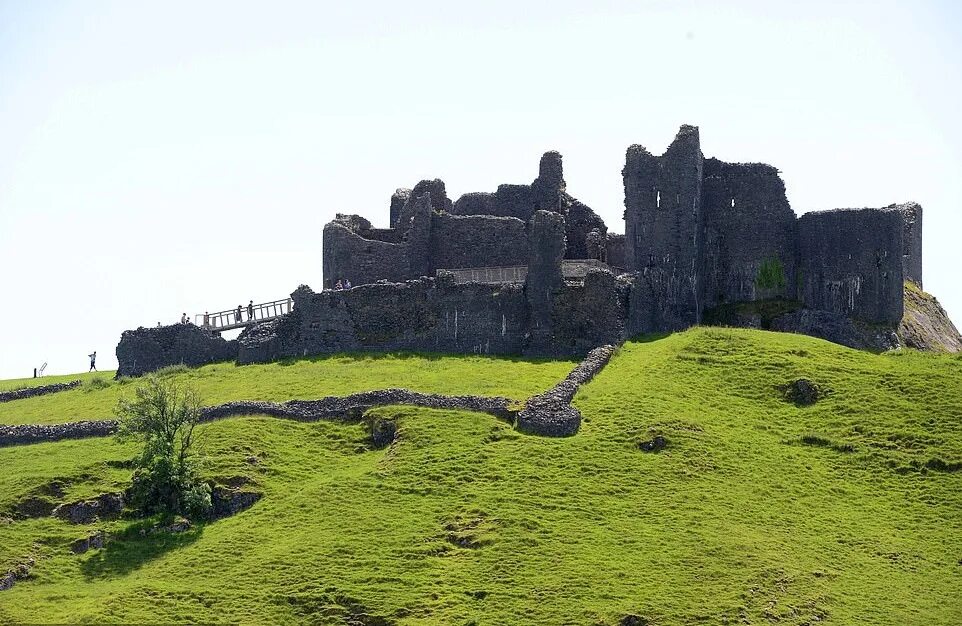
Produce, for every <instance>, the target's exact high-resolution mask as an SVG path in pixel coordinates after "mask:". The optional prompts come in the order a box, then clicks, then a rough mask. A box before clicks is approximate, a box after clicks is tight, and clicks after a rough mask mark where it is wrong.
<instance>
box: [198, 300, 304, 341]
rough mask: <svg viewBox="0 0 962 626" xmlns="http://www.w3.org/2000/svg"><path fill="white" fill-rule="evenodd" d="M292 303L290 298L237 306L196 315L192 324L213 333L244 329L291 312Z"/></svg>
mask: <svg viewBox="0 0 962 626" xmlns="http://www.w3.org/2000/svg"><path fill="white" fill-rule="evenodd" d="M293 306H294V301H293V300H291V299H290V298H286V299H284V300H274V301H273V302H264V303H262V304H255V305H253V306H251V305H244V306H238V307H237V308H235V309H228V310H226V311H216V312H214V313H198V314H197V315H195V316H194V323H195V324H197V325H198V326H200V327H202V328H206V329H208V330H212V331H214V332H218V333H219V332H222V331H225V330H233V329H235V328H245V327H247V326H250V325H251V324H256V323H258V322H267V321H270V320H273V319H277V318H278V317H280V316H282V315H286V314H288V313H290V312H291V309H292V308H293Z"/></svg>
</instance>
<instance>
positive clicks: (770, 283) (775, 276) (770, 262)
mask: <svg viewBox="0 0 962 626" xmlns="http://www.w3.org/2000/svg"><path fill="white" fill-rule="evenodd" d="M755 286H756V287H758V288H759V289H782V288H783V287H784V286H785V267H784V266H783V265H782V262H781V260H779V259H778V257H773V258H771V259H766V260H764V261H762V265H761V267H759V268H758V276H756V277H755Z"/></svg>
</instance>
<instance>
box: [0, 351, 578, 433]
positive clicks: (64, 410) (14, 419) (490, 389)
mask: <svg viewBox="0 0 962 626" xmlns="http://www.w3.org/2000/svg"><path fill="white" fill-rule="evenodd" d="M573 366H574V362H573V361H545V360H541V361H524V360H520V359H511V358H496V357H482V356H438V355H429V356H419V355H412V354H388V355H379V354H353V355H342V356H331V357H318V358H314V359H304V360H300V361H286V362H282V363H271V364H266V365H245V366H243V367H239V366H237V365H235V364H233V363H218V364H216V365H207V366H205V367H201V368H197V369H187V368H184V367H175V368H169V371H168V373H166V374H165V377H169V378H170V379H171V380H173V381H175V382H177V383H183V384H189V385H192V386H194V387H195V388H196V389H197V390H198V392H199V393H200V394H201V397H202V398H203V400H204V402H206V403H208V404H219V403H222V402H227V401H229V400H265V401H273V402H285V401H287V400H293V399H298V400H310V399H315V398H320V397H323V396H341V395H347V394H351V393H356V392H359V391H370V390H373V389H385V388H387V387H406V388H408V389H411V390H414V391H421V392H424V393H446V394H455V395H457V394H478V395H487V396H505V397H508V398H511V399H515V400H524V399H525V398H527V397H528V396H530V395H532V394H535V393H539V392H541V391H544V390H545V389H547V388H549V387H551V386H552V385H554V384H555V383H556V382H557V381H558V380H559V379H561V378H564V376H565V375H566V374H567V373H568V371H570V370H571V368H572V367H573ZM111 376H112V373H105V374H102V375H99V376H97V375H87V374H83V375H77V376H73V377H71V376H64V377H61V378H63V379H65V380H76V379H82V380H83V381H84V384H83V385H80V386H79V387H77V388H75V389H70V390H68V391H62V392H59V393H55V394H50V395H46V396H38V397H36V398H26V399H24V400H17V401H15V402H5V403H0V424H56V423H61V422H71V421H76V420H89V419H104V418H109V417H111V416H112V414H113V411H114V408H115V407H116V406H117V400H119V399H120V397H121V396H123V395H125V394H126V395H130V394H131V393H132V392H133V386H132V385H134V384H136V379H121V380H119V381H114V380H112V378H111ZM30 380H33V379H30ZM44 380H47V379H44ZM58 382H62V381H58Z"/></svg>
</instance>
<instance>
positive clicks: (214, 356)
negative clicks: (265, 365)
mask: <svg viewBox="0 0 962 626" xmlns="http://www.w3.org/2000/svg"><path fill="white" fill-rule="evenodd" d="M237 351H238V344H237V341H236V340H235V341H226V340H225V339H224V338H222V337H221V336H220V335H215V334H214V333H212V332H210V331H208V330H205V329H203V328H201V327H199V326H194V325H193V324H173V325H170V326H159V327H157V328H144V327H140V328H138V329H137V330H126V331H124V333H123V334H122V335H121V336H120V343H118V344H117V363H118V368H117V374H116V376H117V378H120V377H122V376H141V375H142V374H146V373H147V372H153V371H155V370H158V369H160V368H162V367H166V366H168V365H177V364H181V363H182V364H184V365H188V366H191V367H197V366H199V365H207V364H208V363H216V362H218V361H232V360H234V359H235V358H236V357H237Z"/></svg>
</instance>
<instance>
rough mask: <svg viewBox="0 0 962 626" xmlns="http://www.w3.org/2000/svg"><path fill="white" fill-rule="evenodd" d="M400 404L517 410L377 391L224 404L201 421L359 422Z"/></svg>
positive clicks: (503, 415) (505, 413)
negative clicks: (374, 411)
mask: <svg viewBox="0 0 962 626" xmlns="http://www.w3.org/2000/svg"><path fill="white" fill-rule="evenodd" d="M392 404H404V405H410V406H420V407H424V408H428V409H452V410H462V411H477V412H481V413H490V414H491V415H494V416H495V417H498V418H500V419H504V420H508V421H514V418H515V416H516V415H517V411H514V410H512V409H511V408H510V406H511V400H509V399H508V398H499V397H493V398H486V397H482V396H442V395H437V394H428V393H420V392H417V391H409V390H407V389H379V390H377V391H364V392H361V393H354V394H351V395H349V396H328V397H326V398H321V399H319V400H290V401H289V402H285V403H283V404H278V403H275V402H246V401H240V402H226V403H224V404H221V405H218V406H215V407H210V408H207V409H204V411H203V413H202V415H201V420H202V421H212V420H215V419H221V418H223V417H227V416H230V415H255V414H256V415H270V416H271V417H280V418H286V419H293V420H299V421H305V422H309V421H315V420H321V419H336V418H343V419H347V420H352V419H360V417H361V416H362V415H363V414H364V412H365V411H367V410H368V409H370V408H372V407H375V406H389V405H392Z"/></svg>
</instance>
